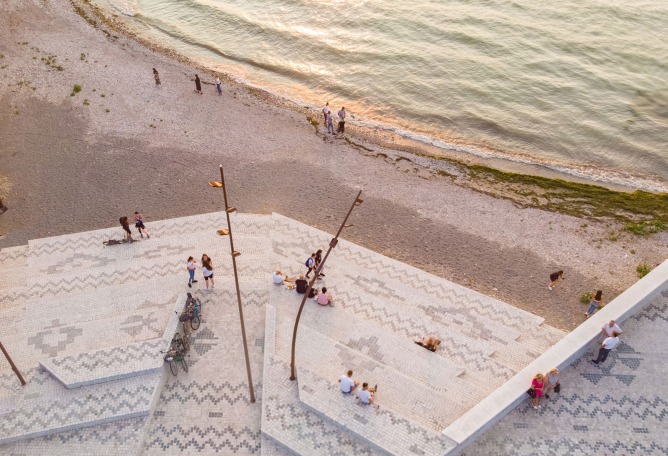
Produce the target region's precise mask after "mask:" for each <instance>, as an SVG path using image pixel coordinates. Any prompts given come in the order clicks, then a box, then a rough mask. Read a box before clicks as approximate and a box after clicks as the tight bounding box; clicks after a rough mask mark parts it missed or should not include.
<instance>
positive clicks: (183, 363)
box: [181, 358, 188, 372]
mask: <svg viewBox="0 0 668 456" xmlns="http://www.w3.org/2000/svg"><path fill="white" fill-rule="evenodd" d="M181 367H182V368H183V370H184V371H186V372H188V363H186V359H185V358H181Z"/></svg>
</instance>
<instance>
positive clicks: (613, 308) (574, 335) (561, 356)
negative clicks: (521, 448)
mask: <svg viewBox="0 0 668 456" xmlns="http://www.w3.org/2000/svg"><path fill="white" fill-rule="evenodd" d="M667 284H668V260H666V261H664V262H663V263H661V264H660V265H659V266H657V267H656V268H655V269H654V270H652V271H651V272H650V273H649V274H647V275H646V276H645V277H643V278H642V279H641V280H639V281H638V282H636V283H635V284H634V285H632V286H631V287H630V288H629V289H627V290H626V291H625V292H624V293H622V294H621V295H619V296H617V298H615V299H614V300H612V301H611V302H610V303H608V304H607V305H606V306H604V307H603V309H601V310H599V311H598V312H596V313H595V314H594V315H593V316H592V317H590V318H589V319H588V320H587V321H585V322H584V323H582V324H581V325H580V326H578V327H577V328H576V329H575V330H573V331H572V332H571V333H570V334H568V335H567V336H566V337H564V338H563V339H562V340H561V341H559V342H558V343H557V344H556V345H554V346H553V347H552V348H550V349H549V350H547V351H546V352H545V353H543V354H542V355H541V356H540V357H539V358H537V359H536V360H535V361H534V362H532V363H531V364H529V365H528V366H527V367H526V368H524V369H522V370H521V371H520V372H518V373H517V375H515V376H514V377H513V378H511V379H510V380H508V381H507V382H506V383H505V384H503V385H502V386H501V387H499V388H498V389H496V391H494V392H493V393H492V394H490V395H489V396H487V397H485V398H484V399H483V400H482V401H481V402H480V403H478V404H477V405H476V406H475V407H473V408H472V409H471V410H469V411H468V412H466V413H465V414H464V415H462V416H461V417H460V418H459V419H458V420H456V421H455V422H454V423H452V424H451V425H450V426H448V427H447V428H446V429H445V430H444V431H443V434H445V435H446V436H447V437H449V438H451V439H453V440H454V441H455V442H457V443H459V445H458V446H457V448H455V449H454V450H453V451H452V452H451V453H449V454H451V455H455V454H458V453H459V452H461V451H462V450H464V448H466V446H467V445H468V444H470V443H471V442H473V441H474V440H475V439H476V438H477V437H479V436H480V435H482V434H483V433H484V432H485V431H487V430H488V429H489V428H491V427H492V426H494V425H495V424H496V423H497V422H498V421H499V420H500V419H501V418H503V417H504V416H505V415H506V414H507V413H508V412H510V411H511V410H513V409H514V408H515V407H516V406H517V405H518V404H520V403H521V402H523V401H525V400H526V399H527V398H528V397H529V396H528V395H527V394H526V391H527V389H528V388H529V386H530V383H531V379H532V378H533V377H534V375H536V374H537V373H538V372H541V373H545V372H547V371H548V370H549V369H550V368H552V367H556V368H558V369H559V370H562V369H564V368H565V367H566V366H568V365H570V364H571V363H573V362H574V361H575V360H577V359H579V358H580V357H582V355H584V354H585V353H587V352H588V351H591V350H592V349H593V348H595V347H594V345H597V344H598V340H599V335H600V333H601V327H602V326H603V325H604V324H605V323H606V322H608V321H610V320H615V321H616V322H617V323H618V324H620V323H621V322H623V321H624V320H626V319H627V318H629V317H630V316H632V315H634V314H636V313H637V312H639V311H640V310H642V309H643V308H644V307H645V306H646V305H647V304H649V303H650V302H651V301H652V300H653V299H654V298H655V297H656V295H657V294H658V293H660V292H661V291H662V290H664V289H665V288H666V286H667ZM620 326H621V325H620ZM623 329H624V328H623V327H622V330H623ZM623 337H624V336H623V335H622V340H623Z"/></svg>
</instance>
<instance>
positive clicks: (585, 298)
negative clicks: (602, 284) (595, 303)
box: [580, 293, 594, 304]
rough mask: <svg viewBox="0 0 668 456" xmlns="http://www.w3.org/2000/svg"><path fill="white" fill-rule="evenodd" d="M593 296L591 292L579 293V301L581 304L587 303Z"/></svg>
mask: <svg viewBox="0 0 668 456" xmlns="http://www.w3.org/2000/svg"><path fill="white" fill-rule="evenodd" d="M593 297H594V295H593V294H591V293H582V294H581V295H580V302H581V303H582V304H589V303H590V302H591V299H592V298H593Z"/></svg>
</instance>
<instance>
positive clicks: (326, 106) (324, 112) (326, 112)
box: [322, 101, 329, 126]
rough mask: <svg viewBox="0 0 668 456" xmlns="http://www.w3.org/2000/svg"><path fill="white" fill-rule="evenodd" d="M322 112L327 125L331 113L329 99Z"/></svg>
mask: <svg viewBox="0 0 668 456" xmlns="http://www.w3.org/2000/svg"><path fill="white" fill-rule="evenodd" d="M322 114H323V115H324V116H325V126H327V115H328V114H329V101H328V102H327V103H325V106H324V107H323V108H322Z"/></svg>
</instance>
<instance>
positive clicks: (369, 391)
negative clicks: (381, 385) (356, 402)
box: [357, 382, 376, 404]
mask: <svg viewBox="0 0 668 456" xmlns="http://www.w3.org/2000/svg"><path fill="white" fill-rule="evenodd" d="M375 392H376V389H375V388H369V384H368V383H367V382H364V383H362V391H360V392H359V393H357V397H359V398H360V401H362V403H363V404H373V401H374V400H375V398H374V397H373V394H374V393H375Z"/></svg>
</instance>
